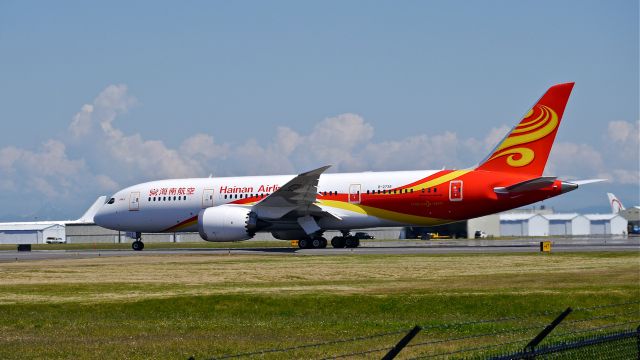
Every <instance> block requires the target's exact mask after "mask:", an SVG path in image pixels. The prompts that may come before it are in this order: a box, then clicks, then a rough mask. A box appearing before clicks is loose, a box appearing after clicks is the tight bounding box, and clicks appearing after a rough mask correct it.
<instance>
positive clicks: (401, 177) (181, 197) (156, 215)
mask: <svg viewBox="0 0 640 360" xmlns="http://www.w3.org/2000/svg"><path fill="white" fill-rule="evenodd" d="M435 172H436V171H428V170H425V171H395V172H363V173H341V174H322V175H321V176H320V180H319V183H318V193H319V194H324V193H325V192H326V193H338V194H349V196H350V197H351V198H350V201H349V202H351V203H353V204H358V203H359V200H360V195H361V194H365V193H366V192H367V191H377V190H387V189H392V188H396V187H399V186H401V185H403V184H408V183H412V182H414V181H418V180H420V179H423V178H425V177H427V176H429V175H432V174H433V173H435ZM295 176H296V175H277V176H245V177H224V178H190V179H171V180H159V181H151V182H146V183H142V184H137V185H134V186H131V187H128V188H125V189H123V190H121V191H119V192H117V193H116V194H114V195H113V196H112V199H110V201H109V202H112V203H111V204H109V203H107V204H105V206H103V208H102V209H100V211H99V212H98V214H96V219H99V223H100V224H101V225H102V226H105V227H108V228H112V229H117V230H121V231H135V232H163V231H169V232H174V231H175V232H183V231H188V232H191V231H197V224H196V223H195V222H194V221H191V222H190V223H187V224H184V225H183V226H180V227H177V228H174V229H172V227H176V226H177V225H179V224H181V223H184V222H185V221H189V220H190V219H194V217H197V216H198V213H199V212H200V210H202V209H204V208H208V207H213V206H219V205H225V204H231V203H235V204H237V203H238V202H239V201H240V200H241V199H245V198H251V197H254V200H255V197H256V196H257V197H258V199H257V201H253V200H249V199H247V201H249V202H247V203H246V204H238V205H237V206H251V205H253V204H255V203H257V202H259V201H260V200H261V199H262V198H264V197H266V196H268V195H269V194H271V193H273V192H274V191H275V190H277V189H278V188H280V187H281V186H282V185H284V184H285V183H287V182H288V181H289V180H291V179H293V178H294V177H295ZM328 198H329V199H330V197H328ZM320 207H321V208H326V210H327V211H329V212H330V213H332V214H335V215H336V217H338V218H340V220H338V219H331V218H325V219H322V220H321V222H322V223H321V225H322V228H323V229H335V230H342V229H356V228H367V227H377V226H396V225H400V224H402V223H401V222H396V221H390V220H385V219H380V218H377V217H375V216H369V215H367V214H363V213H362V212H359V211H351V210H346V209H343V208H335V207H331V206H328V205H322V204H321V205H320ZM97 222H98V221H97Z"/></svg>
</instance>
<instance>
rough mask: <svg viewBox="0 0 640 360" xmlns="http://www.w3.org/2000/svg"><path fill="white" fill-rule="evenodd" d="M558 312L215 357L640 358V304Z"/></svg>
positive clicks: (398, 330)
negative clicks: (563, 317)
mask: <svg viewBox="0 0 640 360" xmlns="http://www.w3.org/2000/svg"><path fill="white" fill-rule="evenodd" d="M565 312H566V313H567V314H563V315H564V316H567V315H568V312H571V309H567V311H565ZM559 313H560V312H558V311H554V312H551V311H548V312H542V313H534V314H528V315H524V316H520V315H518V316H506V317H501V318H493V319H479V320H473V321H463V322H452V323H446V324H442V323H440V324H437V323H436V324H424V325H421V326H416V327H414V328H412V329H408V328H403V329H393V330H390V331H386V332H380V333H375V334H368V335H363V336H358V337H351V338H345V339H336V340H329V341H324V342H316V343H307V344H298V345H290V346H282V347H279V348H272V349H263V350H255V351H249V352H243V353H235V354H225V355H220V356H215V357H212V359H241V358H260V359H271V358H274V359H275V358H322V359H349V358H371V359H380V358H384V359H391V358H393V356H391V355H390V354H393V352H394V351H395V352H396V354H398V353H399V356H400V357H402V358H404V359H442V358H446V359H460V358H463V359H487V358H489V359H496V360H498V359H500V360H502V359H533V358H543V359H584V358H598V359H640V348H639V346H640V327H638V324H640V300H639V301H630V302H625V303H617V304H606V305H599V306H592V307H586V308H576V309H573V312H571V316H570V318H571V320H564V321H563V320H562V319H560V318H559V317H558V314H559ZM552 319H555V320H554V321H551V320H552ZM556 326H557V328H556ZM411 333H413V334H411ZM544 333H546V334H545V335H544V336H542V335H541V334H544ZM409 334H411V336H410V337H407V336H406V335H409ZM536 334H538V336H536ZM403 337H404V338H403ZM414 337H415V338H414ZM401 339H402V340H401ZM532 339H533V340H532ZM398 340H401V341H400V342H398ZM536 341H537V342H536Z"/></svg>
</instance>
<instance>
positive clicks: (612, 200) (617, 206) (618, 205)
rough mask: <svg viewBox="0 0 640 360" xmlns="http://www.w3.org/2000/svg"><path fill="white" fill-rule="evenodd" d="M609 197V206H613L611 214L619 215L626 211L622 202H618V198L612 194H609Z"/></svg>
mask: <svg viewBox="0 0 640 360" xmlns="http://www.w3.org/2000/svg"><path fill="white" fill-rule="evenodd" d="M607 197H608V198H609V205H611V213H612V214H617V213H619V212H621V211H624V210H626V209H625V207H624V205H622V202H620V200H618V198H617V197H616V196H615V195H613V194H612V193H607Z"/></svg>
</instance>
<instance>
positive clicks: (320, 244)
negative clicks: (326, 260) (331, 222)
mask: <svg viewBox="0 0 640 360" xmlns="http://www.w3.org/2000/svg"><path fill="white" fill-rule="evenodd" d="M298 247H299V248H300V249H324V248H326V247H327V239H325V238H323V237H322V236H316V237H313V238H310V239H300V240H298Z"/></svg>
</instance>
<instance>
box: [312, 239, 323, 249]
mask: <svg viewBox="0 0 640 360" xmlns="http://www.w3.org/2000/svg"><path fill="white" fill-rule="evenodd" d="M311 246H312V247H313V248H314V249H320V248H321V247H322V239H321V238H315V239H313V240H311Z"/></svg>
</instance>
